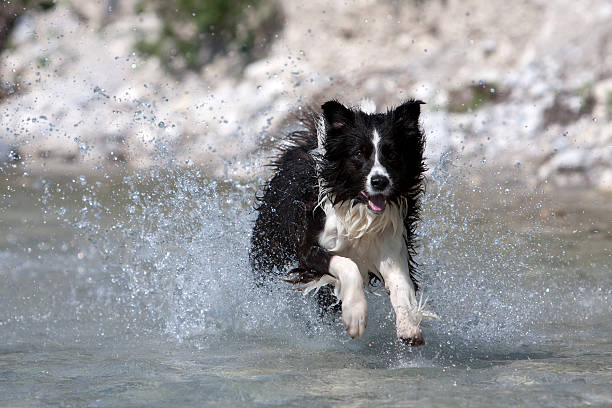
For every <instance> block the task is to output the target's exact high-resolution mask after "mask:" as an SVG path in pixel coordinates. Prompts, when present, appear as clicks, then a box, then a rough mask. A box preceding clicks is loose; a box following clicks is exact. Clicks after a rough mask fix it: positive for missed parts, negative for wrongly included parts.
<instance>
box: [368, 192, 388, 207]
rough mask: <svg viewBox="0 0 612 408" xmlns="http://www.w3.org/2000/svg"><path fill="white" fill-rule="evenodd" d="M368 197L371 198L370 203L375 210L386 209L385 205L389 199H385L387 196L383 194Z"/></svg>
mask: <svg viewBox="0 0 612 408" xmlns="http://www.w3.org/2000/svg"><path fill="white" fill-rule="evenodd" d="M368 199H369V201H368V205H369V206H370V208H371V209H372V210H374V211H382V210H384V209H385V206H386V205H387V200H386V199H385V196H383V195H375V196H371V197H368Z"/></svg>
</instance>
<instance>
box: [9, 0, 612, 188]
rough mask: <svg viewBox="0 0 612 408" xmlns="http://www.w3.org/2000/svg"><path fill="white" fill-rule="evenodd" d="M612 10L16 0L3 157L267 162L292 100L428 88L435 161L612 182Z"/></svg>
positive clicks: (73, 161)
mask: <svg viewBox="0 0 612 408" xmlns="http://www.w3.org/2000/svg"><path fill="white" fill-rule="evenodd" d="M610 21H612V3H610V2H608V1H606V0H585V1H580V2H575V1H568V0H554V1H541V0H525V1H521V2H518V3H517V2H505V1H498V0H496V1H488V2H484V1H476V0H467V1H458V0H446V1H444V0H406V1H391V0H379V1H348V2H331V1H329V2H328V1H322V0H315V1H310V2H293V1H287V0H284V1H280V0H253V1H243V0H234V1H228V2H226V1H217V0H214V1H202V2H198V1H195V0H173V1H162V0H155V1H146V2H145V1H140V0H127V1H117V0H104V1H85V2H76V1H67V0H57V1H32V0H14V1H10V2H9V1H6V0H2V2H0V52H1V54H0V168H2V169H3V171H5V172H6V171H11V172H12V173H16V172H17V173H18V172H21V171H23V172H24V173H31V174H36V173H38V172H50V173H61V174H73V175H79V174H85V173H92V172H93V173H96V172H99V169H105V171H108V170H109V169H115V168H116V169H119V170H125V169H128V170H130V169H137V168H146V167H150V166H153V165H164V163H168V162H172V163H173V164H175V165H180V166H186V167H190V166H199V167H203V168H205V169H206V171H207V172H208V174H210V175H214V176H221V177H232V178H242V177H253V176H258V175H260V174H262V172H263V171H265V170H264V168H263V167H262V165H263V164H265V163H266V162H267V160H268V158H269V156H270V152H271V151H272V150H273V148H274V145H275V142H276V140H277V138H278V137H279V135H281V134H282V131H283V130H286V129H287V128H288V127H290V126H292V125H291V121H290V118H291V113H292V112H295V111H296V110H299V109H303V108H304V107H306V106H307V105H312V106H315V107H316V106H318V105H320V104H321V103H322V102H324V101H325V100H328V99H331V98H337V99H339V100H341V101H343V102H345V103H347V104H353V105H354V104H357V103H358V102H359V100H360V99H361V98H363V97H369V98H372V99H373V100H374V101H375V102H376V103H377V105H378V107H379V109H384V108H385V107H386V106H390V105H395V104H398V103H400V102H401V101H402V100H404V99H407V98H411V97H414V98H419V99H421V100H423V101H425V102H426V103H427V105H425V107H424V112H423V116H422V124H423V127H424V129H425V131H426V133H427V138H428V145H427V151H426V154H427V157H428V161H429V165H430V167H435V166H436V164H437V163H439V162H440V157H441V156H445V157H459V158H460V159H459V161H458V162H460V163H461V166H464V167H465V168H482V169H484V171H474V172H469V176H468V177H470V178H471V179H472V181H473V182H474V183H475V184H482V183H489V182H493V183H499V182H501V181H504V180H512V183H515V184H516V183H518V184H521V185H524V186H525V187H528V188H534V187H537V188H540V187H542V188H546V189H559V188H561V189H574V188H579V189H590V190H594V191H600V192H611V191H612V164H611V163H612V120H611V119H612V24H610ZM11 169H13V170H11Z"/></svg>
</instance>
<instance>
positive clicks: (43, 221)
mask: <svg viewBox="0 0 612 408" xmlns="http://www.w3.org/2000/svg"><path fill="white" fill-rule="evenodd" d="M9 173H12V174H8V175H7V170H6V169H5V170H4V173H2V175H3V176H4V175H6V177H3V178H2V180H3V181H2V183H1V184H0V187H1V188H2V196H1V206H0V230H1V231H2V232H3V234H1V236H0V278H1V279H2V281H3V285H1V286H0V406H10V407H14V406H232V407H233V406H271V405H278V406H331V405H333V406H371V405H374V404H376V405H381V406H419V407H427V406H432V407H433V406H435V407H444V406H469V407H474V406H476V407H478V406H482V407H493V406H551V407H553V406H554V407H556V406H559V407H567V406H585V405H590V406H612V387H611V386H610V384H612V323H611V322H612V273H611V269H612V249H611V248H612V227H611V224H612V207H611V206H610V204H609V203H610V199H611V197H606V196H598V195H594V194H592V193H587V192H567V193H563V192H555V194H552V195H547V194H544V193H542V192H539V191H532V192H529V193H525V192H519V191H518V190H517V191H513V190H514V187H513V186H512V185H504V186H491V187H488V188H485V189H482V190H481V189H479V188H475V187H472V186H471V184H470V183H469V182H467V181H465V180H464V179H463V178H462V177H460V176H457V175H456V174H455V175H451V174H449V173H447V170H446V169H445V168H440V169H436V170H434V172H433V173H432V175H431V176H430V183H429V185H428V188H427V194H426V196H425V200H424V212H423V221H422V223H421V226H420V231H419V233H420V237H421V247H420V250H419V253H420V255H419V261H420V263H421V265H422V266H421V269H422V281H423V287H424V297H426V298H428V299H429V307H430V308H431V309H432V310H434V311H436V312H437V313H438V314H439V315H440V316H441V318H442V320H441V321H440V322H433V323H432V324H431V326H430V327H429V328H426V329H425V336H426V342H427V344H426V345H425V347H422V348H419V349H414V350H412V349H409V348H406V347H404V346H402V345H400V344H398V343H397V342H396V341H395V340H394V327H393V314H392V311H391V307H390V305H389V302H388V300H387V299H386V297H385V296H377V294H380V288H378V289H376V288H375V289H374V290H373V292H375V293H371V294H368V301H369V303H370V313H371V318H370V322H369V325H368V330H367V333H366V336H365V338H364V339H361V340H350V339H348V338H347V336H346V335H345V334H344V332H343V329H342V327H341V324H340V322H339V321H338V319H335V320H334V319H332V318H325V319H323V320H322V319H321V318H320V317H319V316H318V313H317V310H316V308H315V307H314V306H313V305H312V303H311V302H310V300H309V298H307V297H303V296H302V295H301V294H299V293H296V292H294V291H292V290H290V289H289V288H288V287H287V286H285V285H284V284H278V286H275V287H268V288H260V287H256V286H254V285H253V283H252V279H251V275H250V271H249V268H248V262H247V251H248V240H249V232H250V227H251V224H252V221H253V216H254V214H253V211H252V210H251V207H252V204H253V201H252V197H253V195H254V193H255V191H256V188H257V185H258V183H259V181H258V180H251V181H248V182H245V181H242V182H236V181H234V182H232V181H222V180H219V181H213V182H211V181H210V180H207V179H206V177H205V176H204V174H201V173H200V171H198V170H195V169H194V170H175V171H158V170H153V171H151V172H148V171H147V172H146V174H144V173H143V174H138V173H131V174H126V175H123V176H121V177H119V176H117V175H116V174H114V175H113V176H112V177H104V176H103V173H102V172H100V174H98V175H97V177H92V176H83V177H74V178H71V177H67V178H61V177H41V176H32V175H28V176H25V177H24V176H23V175H22V174H23V169H21V168H19V167H18V168H16V169H12V170H11V169H9ZM5 179H6V180H5ZM578 198H579V199H578Z"/></svg>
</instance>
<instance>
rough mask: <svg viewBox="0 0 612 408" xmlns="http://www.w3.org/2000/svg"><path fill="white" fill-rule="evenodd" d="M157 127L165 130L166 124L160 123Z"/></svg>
mask: <svg viewBox="0 0 612 408" xmlns="http://www.w3.org/2000/svg"><path fill="white" fill-rule="evenodd" d="M157 126H158V127H160V128H162V129H163V128H165V127H166V124H165V123H164V122H159V123H158V124H157Z"/></svg>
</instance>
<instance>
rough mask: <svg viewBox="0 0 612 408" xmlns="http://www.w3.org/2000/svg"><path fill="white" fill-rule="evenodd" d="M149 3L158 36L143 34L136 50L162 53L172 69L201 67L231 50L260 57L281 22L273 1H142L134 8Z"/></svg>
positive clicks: (141, 8) (144, 7) (146, 6)
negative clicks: (158, 23) (157, 24)
mask: <svg viewBox="0 0 612 408" xmlns="http://www.w3.org/2000/svg"><path fill="white" fill-rule="evenodd" d="M151 8H152V9H153V10H154V11H155V12H156V13H157V14H158V15H159V16H160V17H161V19H162V21H163V24H162V28H161V29H160V30H159V32H158V33H157V36H156V37H154V38H141V39H140V40H139V41H138V42H137V44H136V50H137V51H138V52H140V53H141V54H143V55H145V56H155V57H158V58H160V60H161V61H162V62H163V64H164V66H165V67H166V68H167V69H168V70H169V71H170V72H173V73H180V72H181V71H183V70H185V69H191V70H198V69H200V68H201V67H202V66H203V65H204V64H206V63H208V62H210V61H212V59H213V58H214V57H215V56H217V55H218V54H220V53H227V52H230V51H235V52H237V53H239V54H240V56H241V57H242V59H243V60H245V61H249V60H252V59H255V58H258V57H260V56H261V55H263V53H264V52H265V50H266V49H267V45H268V44H269V43H270V42H271V37H272V36H273V35H274V33H275V32H276V31H277V30H278V29H279V28H280V25H281V23H280V11H279V8H278V5H277V3H276V2H275V1H274V0H229V1H227V0H153V1H148V2H145V1H144V0H143V1H141V2H140V3H139V4H138V5H137V7H136V10H137V12H144V11H147V10H150V9H151Z"/></svg>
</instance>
